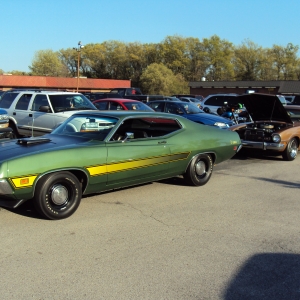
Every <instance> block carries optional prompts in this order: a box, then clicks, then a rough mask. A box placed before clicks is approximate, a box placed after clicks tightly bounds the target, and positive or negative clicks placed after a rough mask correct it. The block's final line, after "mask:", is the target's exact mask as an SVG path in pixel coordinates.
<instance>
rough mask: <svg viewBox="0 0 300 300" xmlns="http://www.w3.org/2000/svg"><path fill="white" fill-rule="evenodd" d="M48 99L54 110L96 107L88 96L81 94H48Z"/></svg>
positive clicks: (94, 108)
mask: <svg viewBox="0 0 300 300" xmlns="http://www.w3.org/2000/svg"><path fill="white" fill-rule="evenodd" d="M49 99H50V102H51V105H52V108H53V110H54V112H61V111H66V110H86V109H93V110H96V109H97V108H96V107H95V106H94V105H93V104H92V102H91V101H90V100H89V99H88V98H86V97H85V96H84V95H81V94H60V95H49Z"/></svg>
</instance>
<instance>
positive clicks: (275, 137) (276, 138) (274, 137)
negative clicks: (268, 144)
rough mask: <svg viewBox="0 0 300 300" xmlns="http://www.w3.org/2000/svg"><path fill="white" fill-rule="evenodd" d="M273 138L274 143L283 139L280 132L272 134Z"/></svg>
mask: <svg viewBox="0 0 300 300" xmlns="http://www.w3.org/2000/svg"><path fill="white" fill-rule="evenodd" d="M272 140H273V142H274V143H279V142H280V141H281V137H280V135H279V134H273V135H272Z"/></svg>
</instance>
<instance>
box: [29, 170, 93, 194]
mask: <svg viewBox="0 0 300 300" xmlns="http://www.w3.org/2000/svg"><path fill="white" fill-rule="evenodd" d="M59 172H70V173H72V174H73V175H74V176H76V177H77V179H78V181H79V182H80V184H81V190H82V195H83V194H84V191H85V190H86V187H87V185H88V175H87V173H86V171H84V170H82V169H72V168H70V169H58V170H51V171H49V172H46V173H43V174H40V175H39V176H38V178H37V180H36V181H35V183H34V188H33V195H34V194H35V189H36V185H37V183H38V182H39V181H40V180H41V178H43V177H44V176H46V175H49V174H53V173H59Z"/></svg>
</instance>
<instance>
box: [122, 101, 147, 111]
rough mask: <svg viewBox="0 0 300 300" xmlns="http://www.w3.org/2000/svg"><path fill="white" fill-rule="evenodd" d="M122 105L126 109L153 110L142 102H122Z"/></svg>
mask: <svg viewBox="0 0 300 300" xmlns="http://www.w3.org/2000/svg"><path fill="white" fill-rule="evenodd" d="M124 105H125V106H126V108H127V109H128V110H145V111H153V109H152V108H150V107H149V106H148V105H146V104H144V103H143V102H124Z"/></svg>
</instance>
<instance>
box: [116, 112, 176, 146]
mask: <svg viewBox="0 0 300 300" xmlns="http://www.w3.org/2000/svg"><path fill="white" fill-rule="evenodd" d="M180 129H181V125H180V124H179V123H178V122H177V120H174V119H167V118H155V117H151V118H136V119H128V120H125V121H124V122H123V123H122V124H121V125H120V126H119V128H118V129H117V131H116V132H115V134H114V135H113V137H112V138H111V141H123V140H128V139H129V140H133V139H145V138H154V137H161V136H165V135H168V134H170V133H172V132H175V131H177V130H180Z"/></svg>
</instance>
